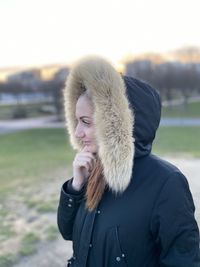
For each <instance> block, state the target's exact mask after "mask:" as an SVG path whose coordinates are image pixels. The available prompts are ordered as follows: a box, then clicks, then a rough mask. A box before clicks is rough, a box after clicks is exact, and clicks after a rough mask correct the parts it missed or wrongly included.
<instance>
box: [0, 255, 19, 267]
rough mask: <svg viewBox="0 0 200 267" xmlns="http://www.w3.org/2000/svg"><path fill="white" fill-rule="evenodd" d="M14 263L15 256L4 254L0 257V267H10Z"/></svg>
mask: <svg viewBox="0 0 200 267" xmlns="http://www.w3.org/2000/svg"><path fill="white" fill-rule="evenodd" d="M15 261H16V256H15V255H12V254H5V255H1V256H0V267H11V266H13V264H14V263H15Z"/></svg>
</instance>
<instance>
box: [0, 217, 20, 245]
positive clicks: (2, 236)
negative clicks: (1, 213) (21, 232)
mask: <svg viewBox="0 0 200 267" xmlns="http://www.w3.org/2000/svg"><path fill="white" fill-rule="evenodd" d="M1 219H2V218H1ZM15 235H16V233H15V232H14V231H13V230H12V229H11V227H10V226H8V225H3V224H2V221H1V222H0V242H2V241H5V240H7V239H8V238H10V237H13V236H15Z"/></svg>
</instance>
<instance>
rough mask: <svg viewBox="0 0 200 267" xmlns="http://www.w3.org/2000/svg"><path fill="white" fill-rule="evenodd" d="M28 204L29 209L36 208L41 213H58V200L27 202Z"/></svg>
mask: <svg viewBox="0 0 200 267" xmlns="http://www.w3.org/2000/svg"><path fill="white" fill-rule="evenodd" d="M26 204H27V206H28V207H29V208H35V209H36V210H37V211H38V212H39V213H48V212H56V210H57V205H58V200H57V199H55V200H43V199H40V200H31V199H29V200H27V201H26Z"/></svg>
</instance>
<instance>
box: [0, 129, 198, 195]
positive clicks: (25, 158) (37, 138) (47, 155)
mask: <svg viewBox="0 0 200 267" xmlns="http://www.w3.org/2000/svg"><path fill="white" fill-rule="evenodd" d="M199 136H200V127H160V128H159V130H158V132H157V135H156V138H155V141H154V145H153V153H155V154H158V155H173V156H174V155H176V156H194V157H200V139H199ZM0 148H1V149H0V195H1V196H3V194H2V193H6V192H10V190H12V189H15V187H16V186H20V185H23V186H26V185H27V186H30V185H31V184H33V183H35V182H38V181H40V179H41V177H43V175H45V174H48V173H51V171H52V172H53V171H55V170H56V169H57V168H60V167H61V168H62V167H64V166H67V165H69V164H70V165H71V162H72V160H73V157H74V151H73V150H72V148H71V146H70V144H69V140H68V135H67V133H66V130H65V129H32V130H26V131H23V132H17V133H10V134H6V135H1V136H0Z"/></svg>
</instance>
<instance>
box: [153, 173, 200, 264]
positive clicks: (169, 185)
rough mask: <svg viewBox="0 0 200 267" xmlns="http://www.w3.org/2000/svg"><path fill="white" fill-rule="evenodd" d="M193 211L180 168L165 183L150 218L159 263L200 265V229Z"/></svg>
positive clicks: (190, 197)
mask: <svg viewBox="0 0 200 267" xmlns="http://www.w3.org/2000/svg"><path fill="white" fill-rule="evenodd" d="M194 212H195V207H194V203H193V199H192V195H191V192H190V189H189V185H188V182H187V180H186V178H185V177H184V175H183V174H182V173H180V172H178V171H177V172H175V173H173V174H172V175H171V176H170V177H169V178H168V179H167V181H166V183H165V184H164V186H163V188H162V190H161V192H160V194H159V196H158V198H157V200H156V203H155V206H154V209H153V215H152V220H151V231H152V234H153V237H154V240H155V244H156V247H157V251H158V255H159V259H160V260H159V261H160V265H159V266H160V267H200V252H199V229H198V225H197V222H196V220H195V217H194Z"/></svg>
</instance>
